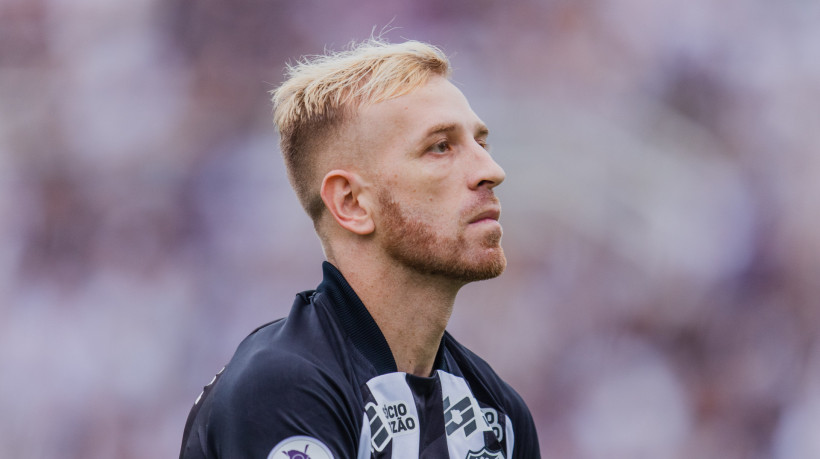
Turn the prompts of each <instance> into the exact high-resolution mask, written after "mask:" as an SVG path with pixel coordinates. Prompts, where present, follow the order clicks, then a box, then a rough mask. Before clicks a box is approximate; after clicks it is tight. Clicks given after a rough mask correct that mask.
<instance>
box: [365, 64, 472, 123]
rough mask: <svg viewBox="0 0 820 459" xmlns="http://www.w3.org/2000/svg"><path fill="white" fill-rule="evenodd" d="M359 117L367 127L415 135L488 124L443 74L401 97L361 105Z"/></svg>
mask: <svg viewBox="0 0 820 459" xmlns="http://www.w3.org/2000/svg"><path fill="white" fill-rule="evenodd" d="M357 112H358V113H357V116H356V118H359V120H360V121H361V123H357V124H359V125H360V126H361V127H364V128H366V129H367V130H370V131H371V132H372V130H374V129H379V130H381V129H386V130H393V129H400V130H401V131H403V132H407V131H414V132H413V134H414V135H424V134H427V133H435V131H445V130H454V129H456V128H459V127H466V128H467V129H470V130H475V131H486V126H485V125H484V123H483V122H482V121H481V119H479V118H478V116H477V115H476V114H475V113H474V112H473V110H472V108H471V107H470V104H469V102H468V101H467V98H466V97H464V94H462V93H461V91H460V90H459V89H458V88H457V87H456V86H455V85H453V84H452V83H451V82H449V81H448V80H447V79H445V78H443V77H438V76H436V77H433V78H431V79H430V81H428V82H427V83H426V84H425V85H423V86H421V87H419V88H417V89H415V90H413V91H411V92H409V93H407V94H403V95H401V96H399V97H395V98H392V99H388V100H385V101H381V102H378V103H376V104H372V105H365V106H362V107H360V108H359V110H358V111H357Z"/></svg>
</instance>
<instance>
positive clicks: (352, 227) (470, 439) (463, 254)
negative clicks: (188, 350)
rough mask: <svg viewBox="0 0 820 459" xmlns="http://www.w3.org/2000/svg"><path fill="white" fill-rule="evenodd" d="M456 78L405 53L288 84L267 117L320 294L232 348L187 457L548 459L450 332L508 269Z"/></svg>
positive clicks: (490, 173)
mask: <svg viewBox="0 0 820 459" xmlns="http://www.w3.org/2000/svg"><path fill="white" fill-rule="evenodd" d="M448 76H449V63H448V61H447V59H446V57H445V56H444V55H443V54H442V53H441V52H440V51H439V50H438V49H436V48H434V47H432V46H430V45H427V44H423V43H419V42H413V41H410V42H406V43H401V44H388V43H384V42H382V41H380V40H370V41H367V42H365V43H362V44H360V45H358V46H355V47H353V48H352V49H350V50H349V51H345V52H341V53H336V54H329V55H326V56H320V57H315V58H312V59H308V60H304V61H303V62H301V63H299V64H298V65H296V66H294V67H291V68H290V69H289V79H288V80H287V81H286V82H285V83H284V84H283V85H282V86H281V87H279V88H278V89H277V90H276V91H274V94H273V99H274V104H275V113H274V117H275V122H276V124H277V126H278V128H279V132H280V136H281V149H282V152H283V155H284V158H285V164H286V166H287V170H288V174H289V177H290V180H291V183H292V184H293V186H294V188H295V190H296V194H297V196H298V198H299V200H300V202H301V203H302V205H303V206H304V207H305V210H306V211H307V213H308V215H309V216H310V217H311V219H312V220H313V223H314V227H315V228H316V232H317V234H318V235H319V238H320V240H321V242H322V247H323V249H324V252H325V255H326V257H327V262H325V263H324V265H323V271H324V280H323V281H322V283H321V284H320V285H319V286H318V287H317V289H316V290H312V291H307V292H303V293H300V294H299V295H297V297H296V301H295V303H294V305H293V308H292V310H291V312H290V314H289V315H288V317H287V318H284V319H281V320H279V321H276V322H273V323H271V324H268V325H265V326H262V327H260V328H259V329H257V330H256V331H254V332H253V333H252V334H251V335H250V336H248V337H247V338H246V339H245V340H244V341H243V342H242V343H241V344H240V346H239V348H238V349H237V351H236V354H235V355H234V357H233V359H232V360H231V361H230V363H228V365H227V366H226V367H225V368H224V370H223V371H222V372H220V374H219V375H217V377H216V378H214V381H212V383H211V384H210V385H208V386H207V387H206V388H205V390H204V391H203V393H202V394H201V395H200V397H199V398H198V399H197V402H196V404H195V406H194V408H193V409H192V411H191V414H190V415H189V418H188V422H187V424H186V426H185V434H184V438H183V444H182V451H181V454H180V457H182V458H216V457H221V458H246V457H247V458H251V457H253V458H278V459H286V458H310V459H326V458H336V459H350V458H359V459H364V458H420V457H424V458H458V459H467V458H472V459H479V458H484V459H488V458H489V459H491V458H518V459H533V458H538V457H540V453H539V450H538V440H537V438H536V432H535V428H534V425H533V421H532V417H531V416H530V413H529V411H528V410H527V407H526V406H525V404H524V402H523V401H522V400H521V398H520V397H519V396H518V395H517V394H516V393H515V392H514V391H513V389H511V388H510V387H509V386H508V385H507V384H506V383H504V382H503V381H502V380H501V379H500V378H499V377H498V376H497V375H496V374H495V373H494V372H493V370H492V369H491V368H490V367H489V365H487V363H485V362H484V361H483V360H481V359H479V358H478V357H477V356H476V355H474V354H473V353H471V352H470V351H469V350H467V349H466V348H465V347H463V346H461V345H460V344H459V343H458V342H456V340H455V339H453V337H452V336H450V335H449V334H447V333H446V332H445V327H446V325H447V322H448V320H449V318H450V314H451V312H452V308H453V303H454V301H455V297H456V293H457V292H458V290H459V289H460V288H461V287H462V286H464V285H465V284H467V283H469V282H472V281H477V280H482V279H488V278H492V277H495V276H498V275H499V274H501V272H502V271H503V270H504V267H505V266H506V259H505V256H504V251H503V250H502V248H501V246H500V240H501V226H500V225H499V223H498V218H499V213H500V206H499V202H498V199H497V198H496V197H495V196H494V194H493V188H494V187H496V186H497V185H498V184H500V183H501V182H502V181H503V180H504V171H503V170H502V169H501V168H500V167H499V166H498V164H496V163H495V162H494V161H493V159H492V158H491V157H490V154H489V152H488V151H487V135H488V131H487V128H486V127H485V125H484V124H483V123H482V122H481V120H480V119H479V118H478V117H477V116H476V114H475V113H473V111H472V109H471V108H470V106H469V104H468V103H467V100H466V99H465V98H464V96H463V95H462V93H461V92H460V91H459V90H458V89H457V88H456V87H455V86H454V85H453V84H452V83H450V82H449V81H448V79H447V78H448Z"/></svg>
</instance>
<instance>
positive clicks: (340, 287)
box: [316, 261, 444, 375]
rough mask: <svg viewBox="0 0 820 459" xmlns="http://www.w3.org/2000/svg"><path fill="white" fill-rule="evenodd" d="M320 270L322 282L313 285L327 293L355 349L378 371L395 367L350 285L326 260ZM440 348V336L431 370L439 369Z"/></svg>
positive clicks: (393, 360)
mask: <svg viewBox="0 0 820 459" xmlns="http://www.w3.org/2000/svg"><path fill="white" fill-rule="evenodd" d="M322 274H323V279H322V283H321V284H319V286H318V287H316V291H317V292H319V293H322V294H324V295H327V297H328V298H329V299H330V302H329V303H330V305H329V306H330V308H331V309H333V310H334V312H335V313H336V316H337V317H338V318H339V322H340V324H341V326H342V328H343V329H344V330H345V332H346V333H347V335H348V336H349V337H350V339H351V340H352V341H353V345H354V346H356V349H358V350H359V352H360V353H361V354H362V355H363V356H364V357H365V358H367V360H369V361H370V363H372V364H373V367H374V368H375V369H376V371H377V372H378V373H379V374H380V375H381V374H386V373H393V372H396V371H398V368H397V367H396V360H395V359H394V358H393V352H392V351H391V350H390V345H388V344H387V340H386V339H385V337H384V335H383V334H382V331H381V330H380V329H379V326H378V325H377V324H376V321H375V320H373V316H371V315H370V312H369V311H368V310H367V308H366V307H365V306H364V304H363V303H362V300H361V299H359V296H358V295H356V292H355V291H353V287H351V286H350V284H348V283H347V280H345V278H344V276H343V275H342V273H341V272H340V271H339V270H338V269H337V268H336V267H335V266H333V265H332V264H331V263H330V262H327V261H325V262H323V263H322ZM443 349H444V345H443V338H442V344H441V345H439V350H438V354H437V355H436V361H435V363H434V365H433V370H434V371H435V370H436V369H443V364H444V359H443V355H442V354H443Z"/></svg>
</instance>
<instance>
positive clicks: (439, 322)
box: [332, 260, 461, 376]
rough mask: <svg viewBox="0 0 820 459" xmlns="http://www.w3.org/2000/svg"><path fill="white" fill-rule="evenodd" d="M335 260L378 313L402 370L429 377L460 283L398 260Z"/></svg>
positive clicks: (379, 323)
mask: <svg viewBox="0 0 820 459" xmlns="http://www.w3.org/2000/svg"><path fill="white" fill-rule="evenodd" d="M332 262H333V263H334V265H335V266H336V267H337V268H338V269H339V271H340V272H341V273H342V275H343V276H344V277H345V280H347V282H348V283H349V284H350V286H351V287H352V288H353V290H354V291H355V292H356V294H357V295H358V296H359V298H360V299H361V300H362V303H363V304H364V305H365V307H366V308H367V310H368V312H370V315H371V316H373V319H374V320H375V321H376V324H377V325H378V326H379V329H380V330H381V332H382V334H383V335H384V337H385V339H386V340H387V344H389V345H390V350H391V352H392V353H393V358H394V359H395V361H396V366H397V368H398V370H399V371H402V372H406V373H410V374H414V375H417V376H430V375H431V374H432V372H433V365H434V364H435V359H436V354H437V353H438V349H439V346H440V344H441V338H442V336H443V335H444V330H445V328H446V327H447V322H448V321H449V320H450V315H451V314H452V311H453V303H454V302H455V297H456V293H457V292H458V289H459V288H460V287H461V285H457V284H454V283H453V282H452V281H448V280H443V279H437V278H431V277H429V276H425V275H421V274H419V273H416V272H414V271H412V270H410V269H408V268H406V267H403V266H400V265H396V264H389V263H386V264H376V263H374V264H368V265H366V266H362V264H353V263H350V264H345V262H344V261H341V260H333V261H332ZM384 265H386V266H384Z"/></svg>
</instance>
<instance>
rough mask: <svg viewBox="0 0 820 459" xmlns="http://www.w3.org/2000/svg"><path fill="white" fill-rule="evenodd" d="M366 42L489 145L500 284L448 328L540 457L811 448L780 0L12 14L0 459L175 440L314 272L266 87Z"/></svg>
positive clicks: (813, 421)
mask: <svg viewBox="0 0 820 459" xmlns="http://www.w3.org/2000/svg"><path fill="white" fill-rule="evenodd" d="M373 33H377V34H378V33H384V36H385V37H386V38H387V39H389V40H391V41H398V40H401V39H405V38H407V39H419V40H424V41H429V42H431V43H434V44H436V45H439V46H441V47H442V48H443V49H444V51H445V52H447V53H448V54H449V55H450V56H451V59H452V62H453V64H454V67H455V72H454V80H455V82H456V83H457V84H458V85H459V86H460V87H461V89H462V90H463V91H464V93H465V94H466V95H467V96H468V98H469V99H470V101H471V102H472V104H473V108H474V109H475V111H476V112H477V113H478V114H479V116H481V117H482V118H483V119H484V121H485V122H487V124H488V125H489V126H490V128H491V130H492V135H491V137H490V140H491V144H492V149H493V150H492V151H493V154H494V155H495V156H496V158H497V160H498V162H499V163H500V164H501V165H502V166H503V167H504V168H505V170H506V172H507V181H506V182H505V183H504V184H503V185H502V186H500V187H499V188H498V189H497V191H498V194H499V196H500V198H501V200H502V205H503V208H504V210H503V214H502V224H503V225H504V229H505V235H504V241H503V244H504V247H505V251H506V252H507V257H508V260H509V266H508V270H507V272H505V274H503V275H502V276H501V277H500V278H499V279H496V280H492V281H487V282H482V283H479V284H475V285H471V286H468V287H466V288H465V289H464V290H463V291H462V293H461V294H460V296H459V299H458V300H457V304H456V310H455V313H454V316H453V319H452V322H451V332H452V333H453V334H454V335H455V336H456V337H457V338H458V339H459V340H460V341H462V342H464V343H465V344H467V345H468V346H470V347H471V348H473V349H474V350H476V351H477V352H478V353H479V354H480V355H482V356H484V357H485V358H486V359H487V360H488V361H489V362H490V363H491V364H492V365H493V366H494V367H495V368H496V370H497V371H498V372H499V373H501V374H502V376H504V377H505V378H506V379H507V380H508V381H509V382H510V383H511V384H512V385H513V386H514V387H516V388H517V389H518V391H519V392H520V393H521V395H522V396H523V398H524V399H525V400H526V401H527V403H528V404H529V406H530V408H531V410H532V412H533V416H534V417H535V420H536V425H537V427H538V431H539V436H540V441H541V445H542V454H543V456H544V457H549V458H579V459H620V458H623V459H635V458H662V459H666V458H668V459H684V458H705V459H709V458H715V459H733V458H744V459H746V458H774V459H805V458H811V457H820V436H818V435H817V434H816V433H817V432H818V431H820V340H818V337H820V334H818V329H820V281H818V274H820V232H818V229H820V207H818V205H817V200H818V197H820V180H818V177H820V154H818V151H817V150H818V147H819V146H820V129H818V127H820V110H818V108H817V107H816V105H817V101H818V100H820V47H818V46H817V43H818V42H820V4H818V3H813V2H805V1H797V0H788V1H786V2H754V1H750V0H746V1H743V0H727V1H722V2H711V1H709V0H693V1H690V2H683V3H681V2H672V1H671V0H661V1H657V2H640V1H637V0H623V1H619V2H604V1H596V0H586V1H569V0H514V1H511V2H500V1H491V0H471V1H468V0H454V1H448V2H441V1H437V0H422V1H417V2H399V1H397V0H387V1H379V0H369V1H358V2H348V3H342V2H323V1H320V0H304V1H300V2H289V1H284V0H281V1H280V0H254V1H247V2H215V1H197V2H190V1H185V0H135V1H131V2H106V1H103V0H0V365H2V369H3V370H2V376H0V457H9V458H11V457H14V458H54V457H61V458H85V459H95V458H100V459H102V458H111V457H116V458H123V459H128V458H147V457H174V456H175V455H176V454H177V452H178V448H179V444H180V441H181V434H182V428H183V426H184V423H185V417H186V416H187V413H188V410H189V408H190V407H191V405H192V403H193V401H194V399H195V397H196V396H197V394H198V393H199V391H200V389H201V387H202V386H203V385H205V384H206V383H207V382H208V381H209V380H210V379H211V377H212V375H213V374H214V373H215V372H216V371H218V370H219V369H220V368H221V367H222V366H223V365H224V364H225V363H226V362H227V360H228V359H229V358H230V356H231V354H232V353H233V351H234V349H235V346H236V345H237V344H238V343H239V341H240V340H241V339H242V338H243V337H244V336H245V335H246V334H247V333H249V332H250V331H251V330H252V329H253V328H255V327H256V326H258V325H260V324H262V323H264V322H267V321H270V320H273V319H275V318H278V317H281V316H282V315H284V314H286V313H287V311H288V309H289V307H290V304H291V301H292V299H293V295H294V294H295V293H297V292H299V291H301V290H307V289H311V288H314V287H315V286H316V285H317V284H318V282H319V280H320V276H321V270H320V263H321V261H322V253H321V250H320V248H319V244H318V240H317V239H316V237H315V236H314V235H313V233H312V227H311V225H310V222H309V220H308V218H307V217H306V216H305V215H304V214H303V213H302V211H301V209H300V207H299V205H298V203H297V201H296V199H295V196H294V195H293V192H292V191H291V189H290V186H289V184H288V183H287V179H286V177H285V173H284V167H283V165H282V161H281V159H280V156H279V152H278V147H277V138H276V134H275V131H274V129H273V127H272V124H271V106H270V102H269V99H268V94H267V93H268V91H270V90H271V89H273V88H274V87H275V86H276V84H278V83H279V82H280V81H281V79H282V76H283V69H284V66H285V64H286V63H288V62H293V61H294V60H295V59H296V58H298V57H299V56H302V55H306V54H316V53H321V52H322V51H323V50H325V49H341V48H343V47H344V46H345V45H347V44H348V43H349V42H350V41H351V40H361V39H364V38H366V37H368V36H370V35H371V34H373ZM467 310H470V311H471V313H470V314H466V313H464V311H467ZM475 311H479V312H480V314H473V313H472V312H475Z"/></svg>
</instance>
